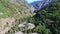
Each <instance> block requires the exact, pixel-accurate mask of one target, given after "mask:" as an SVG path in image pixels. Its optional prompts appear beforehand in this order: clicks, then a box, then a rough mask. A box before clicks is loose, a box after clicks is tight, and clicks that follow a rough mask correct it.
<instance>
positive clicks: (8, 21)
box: [0, 0, 34, 34]
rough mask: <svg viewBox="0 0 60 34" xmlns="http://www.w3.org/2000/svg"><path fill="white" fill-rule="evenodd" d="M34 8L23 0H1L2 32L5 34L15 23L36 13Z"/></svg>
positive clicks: (0, 32)
mask: <svg viewBox="0 0 60 34" xmlns="http://www.w3.org/2000/svg"><path fill="white" fill-rule="evenodd" d="M33 11H34V8H33V7H31V6H29V5H28V4H27V3H24V2H22V1H21V0H0V34H5V33H6V32H8V30H10V29H11V27H13V25H14V24H15V23H18V22H19V23H20V22H22V21H23V20H25V19H27V18H29V17H31V16H33V15H34V12H33Z"/></svg>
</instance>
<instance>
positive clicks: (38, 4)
mask: <svg viewBox="0 0 60 34" xmlns="http://www.w3.org/2000/svg"><path fill="white" fill-rule="evenodd" d="M51 1H52V0H43V1H41V0H40V1H35V2H33V3H30V4H31V5H32V6H33V7H34V8H35V9H36V10H40V9H41V8H43V7H45V6H46V5H47V4H49V3H50V2H51Z"/></svg>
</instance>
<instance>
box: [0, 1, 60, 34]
mask: <svg viewBox="0 0 60 34" xmlns="http://www.w3.org/2000/svg"><path fill="white" fill-rule="evenodd" d="M10 1H11V0H0V19H2V18H3V19H5V18H9V17H10V18H12V17H13V18H14V19H15V22H14V23H13V24H12V25H13V27H11V29H10V30H9V31H8V32H7V33H5V34H15V33H16V32H18V31H20V27H18V25H19V24H20V23H21V22H24V21H25V20H28V23H33V24H34V25H35V28H33V29H31V30H27V27H25V29H26V30H25V31H23V32H24V33H25V34H30V33H34V32H37V33H39V34H60V1H59V0H53V2H52V3H50V4H49V5H47V6H46V7H44V8H42V10H39V11H38V12H37V14H36V15H34V16H33V14H34V13H33V12H32V11H29V12H25V10H24V7H25V8H26V7H27V6H26V4H24V3H23V2H21V1H19V0H17V4H16V3H14V2H12V1H11V2H10ZM28 7H29V6H28ZM28 7H27V8H28ZM31 16H33V17H31ZM0 21H1V20H0ZM0 23H1V22H0ZM9 23H10V22H9ZM6 24H8V23H6ZM25 25H26V26H27V23H26V24H25ZM4 26H5V25H4ZM0 27H1V24H0ZM7 27H9V25H7ZM5 28H6V27H5ZM0 34H1V33H0Z"/></svg>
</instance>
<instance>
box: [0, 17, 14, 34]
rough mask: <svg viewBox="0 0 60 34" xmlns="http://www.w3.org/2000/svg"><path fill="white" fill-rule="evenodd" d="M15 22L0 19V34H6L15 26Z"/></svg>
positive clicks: (9, 19) (12, 19) (10, 19)
mask: <svg viewBox="0 0 60 34" xmlns="http://www.w3.org/2000/svg"><path fill="white" fill-rule="evenodd" d="M14 22H15V19H14V18H2V19H0V34H5V33H6V32H8V30H9V29H10V28H11V27H12V26H13V23H14Z"/></svg>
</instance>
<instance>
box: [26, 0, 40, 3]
mask: <svg viewBox="0 0 60 34" xmlns="http://www.w3.org/2000/svg"><path fill="white" fill-rule="evenodd" d="M26 1H27V2H28V3H32V2H34V1H40V0H26Z"/></svg>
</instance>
